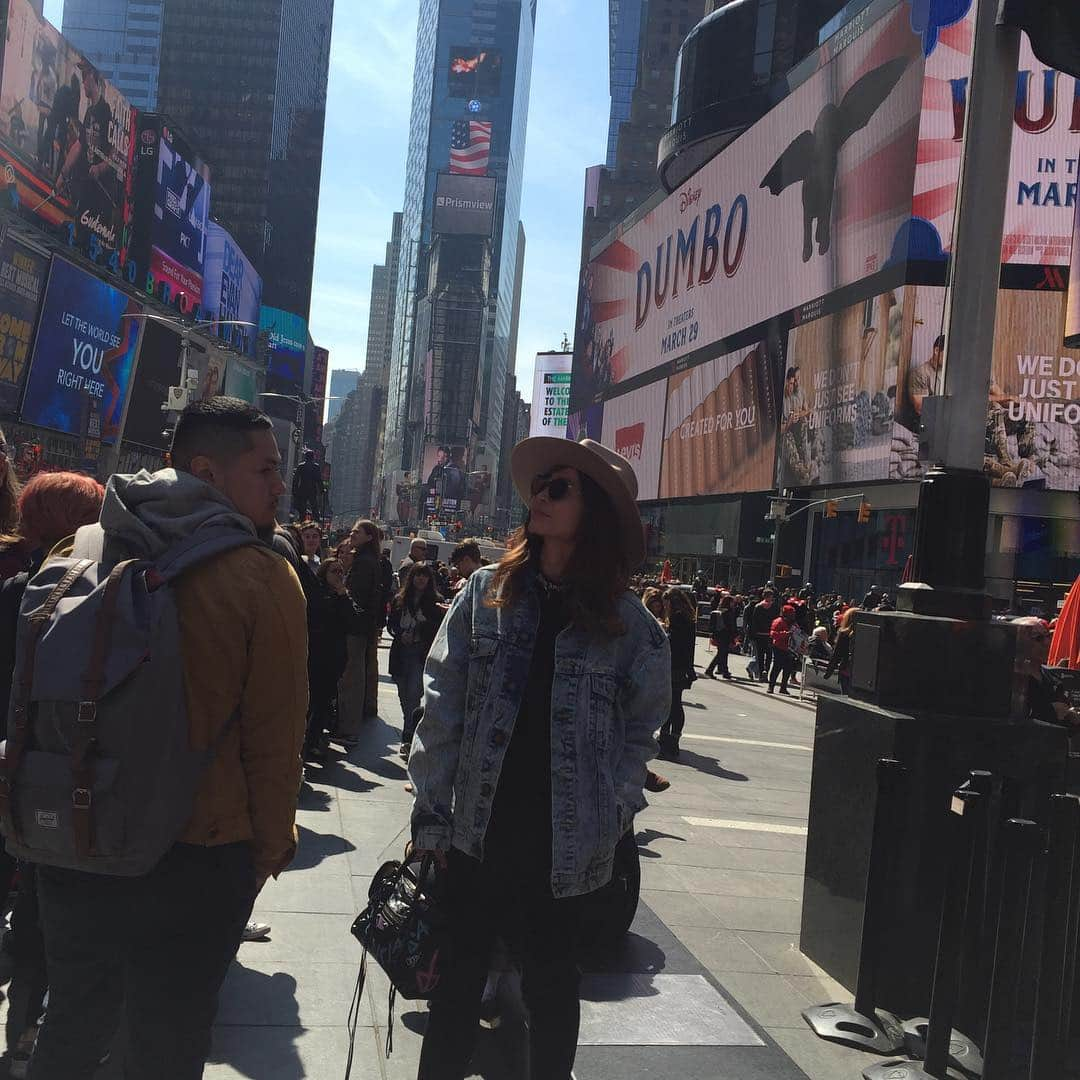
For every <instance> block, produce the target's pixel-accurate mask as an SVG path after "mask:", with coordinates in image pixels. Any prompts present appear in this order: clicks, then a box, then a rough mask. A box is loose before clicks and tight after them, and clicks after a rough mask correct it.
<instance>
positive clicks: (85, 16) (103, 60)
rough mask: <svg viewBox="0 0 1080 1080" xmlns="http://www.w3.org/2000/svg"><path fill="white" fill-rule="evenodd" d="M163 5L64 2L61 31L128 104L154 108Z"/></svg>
mask: <svg viewBox="0 0 1080 1080" xmlns="http://www.w3.org/2000/svg"><path fill="white" fill-rule="evenodd" d="M37 6H38V8H39V9H40V7H41V5H40V4H38V5H37ZM164 7H165V0H65V3H64V25H63V26H62V27H61V29H62V30H63V33H64V37H66V38H67V39H68V40H69V41H71V42H73V43H74V44H75V45H76V46H77V47H78V48H79V49H80V50H81V51H82V52H83V54H84V55H85V56H86V57H87V59H88V60H90V61H92V62H93V63H94V64H95V65H97V67H98V68H99V69H100V70H101V72H102V73H103V74H104V75H105V77H106V78H107V79H108V80H109V81H110V82H111V83H112V84H113V85H114V86H115V87H116V88H117V89H118V90H119V91H120V92H121V93H122V94H123V95H124V96H125V97H126V98H127V99H128V101H130V102H131V104H132V105H134V106H135V107H136V108H138V109H151V110H153V109H155V108H157V91H158V65H159V62H160V60H161V26H162V15H163V9H164Z"/></svg>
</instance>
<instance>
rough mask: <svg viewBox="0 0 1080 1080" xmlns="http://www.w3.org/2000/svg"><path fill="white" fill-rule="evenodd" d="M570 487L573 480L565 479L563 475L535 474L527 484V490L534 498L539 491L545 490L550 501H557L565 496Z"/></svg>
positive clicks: (572, 485) (572, 484)
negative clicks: (530, 482)
mask: <svg viewBox="0 0 1080 1080" xmlns="http://www.w3.org/2000/svg"><path fill="white" fill-rule="evenodd" d="M572 487H574V481H573V480H567V479H566V477H565V476H556V477H550V476H537V477H535V478H534V479H533V482H532V484H530V485H529V492H530V494H531V495H532V496H533V498H534V499H535V498H536V496H537V495H539V494H540V492H542V491H546V492H547V494H548V498H549V499H550V500H551V501H552V502H558V501H559V500H560V499H565V498H566V496H567V495H568V494H569V493H570V489H571V488H572Z"/></svg>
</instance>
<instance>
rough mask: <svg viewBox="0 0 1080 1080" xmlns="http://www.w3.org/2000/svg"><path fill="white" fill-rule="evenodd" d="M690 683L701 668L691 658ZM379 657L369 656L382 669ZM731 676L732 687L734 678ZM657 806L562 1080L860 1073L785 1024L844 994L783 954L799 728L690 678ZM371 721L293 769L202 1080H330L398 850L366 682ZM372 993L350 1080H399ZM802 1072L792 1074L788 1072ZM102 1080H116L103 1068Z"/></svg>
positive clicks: (801, 784)
mask: <svg viewBox="0 0 1080 1080" xmlns="http://www.w3.org/2000/svg"><path fill="white" fill-rule="evenodd" d="M700 645H701V647H700V649H699V655H698V666H699V671H700V670H703V669H704V666H705V664H706V663H707V662H708V658H709V654H708V653H707V652H706V649H705V647H704V643H703V642H702V643H700ZM386 656H387V654H386V651H385V650H383V651H382V652H381V654H380V659H381V660H382V664H383V667H384V668H385V664H386ZM733 670H735V671H736V672H740V673H744V672H745V663H744V662H742V661H740V660H738V659H737V660H735V666H734V667H733ZM686 699H687V727H686V733H685V735H684V738H683V753H682V757H681V760H680V761H679V762H678V763H677V764H669V763H666V762H659V763H657V767H658V769H659V771H660V772H662V773H663V774H665V775H666V776H668V778H669V779H670V780H671V784H672V786H671V788H670V789H669V790H668V791H666V792H663V793H661V794H658V795H652V796H650V801H651V806H650V807H649V809H648V810H647V811H645V812H644V813H643V814H641V815H640V817H639V818H638V821H637V835H638V841H639V845H640V849H641V856H642V859H641V864H642V892H641V901H642V902H641V906H640V908H639V912H638V918H637V921H636V923H635V925H634V927H633V930H632V932H631V934H630V935H629V936H628V939H627V941H626V944H625V947H624V948H623V949H621V950H620V951H619V953H618V955H615V956H612V957H610V958H608V959H607V960H606V961H605V962H604V963H602V964H600V965H593V966H592V968H591V970H590V971H589V972H588V973H587V975H586V978H585V982H584V985H583V1004H582V1031H581V1048H580V1050H579V1054H578V1061H577V1066H576V1069H575V1075H576V1077H577V1078H578V1080H616V1078H618V1080H637V1078H639V1077H640V1078H645V1077H650V1078H656V1077H671V1076H679V1077H680V1080H697V1078H702V1080H704V1078H709V1080H759V1078H760V1080H765V1078H769V1080H799V1078H800V1077H801V1076H802V1075H803V1074H805V1075H807V1076H809V1077H811V1080H837V1078H838V1077H846V1076H849V1077H857V1076H858V1075H859V1073H860V1071H861V1069H862V1068H863V1067H864V1066H865V1064H866V1063H867V1061H868V1060H872V1059H868V1058H866V1057H865V1056H863V1055H861V1054H858V1053H856V1052H854V1051H849V1050H844V1049H841V1048H838V1047H834V1046H831V1045H829V1044H826V1043H824V1042H821V1041H820V1040H818V1039H817V1038H816V1037H815V1036H814V1035H812V1034H811V1033H810V1031H809V1029H808V1028H807V1027H806V1025H805V1023H804V1022H803V1020H802V1018H801V1016H800V1010H801V1009H802V1008H804V1007H805V1006H806V1005H808V1004H819V1003H822V1002H826V1001H833V1000H845V999H846V1000H850V995H849V994H848V993H846V992H845V991H844V990H842V989H841V988H840V987H838V986H837V985H836V984H835V983H833V982H832V981H831V980H830V979H829V978H827V977H826V976H825V975H824V974H823V973H822V972H820V971H819V970H818V969H817V968H815V966H814V965H813V964H812V963H810V962H809V961H808V960H806V959H805V958H804V957H803V956H802V955H801V954H800V953H799V952H798V948H797V942H798V929H799V910H800V903H801V892H802V870H803V851H804V845H805V834H806V816H807V806H808V801H809V786H810V762H811V744H812V737H813V720H814V714H813V710H812V708H811V707H810V706H809V705H800V704H799V703H798V701H797V699H795V698H793V699H782V698H780V699H777V698H775V697H766V696H765V694H764V692H763V690H762V689H759V688H756V687H753V686H751V685H750V684H749V683H748V682H747V681H746V680H745V679H744V680H743V681H742V682H739V683H721V682H713V681H711V680H705V679H701V680H699V681H698V682H697V683H695V685H694V687H693V689H692V690H690V691H689V693H688V694H687V695H686ZM380 712H381V713H382V715H383V716H384V717H385V718H386V720H385V722H384V721H375V722H373V723H372V724H371V725H369V726H368V727H367V728H366V729H365V733H364V736H363V739H362V744H361V746H360V747H359V748H358V749H357V750H356V751H354V752H353V753H352V754H351V755H350V756H349V758H348V759H345V758H337V759H336V760H333V761H332V763H331V764H330V765H329V766H328V767H327V768H325V769H323V770H321V772H320V771H318V770H311V776H310V782H309V783H308V784H306V785H305V787H304V790H303V797H302V800H301V805H300V811H299V813H298V815H297V820H298V825H299V829H300V850H299V855H298V857H297V860H296V862H295V863H294V864H293V866H292V867H291V868H290V870H289V871H288V872H286V873H284V874H282V875H281V877H280V879H279V880H278V881H276V882H273V881H271V882H270V883H269V884H268V885H267V886H266V888H265V890H264V891H263V893H262V895H261V896H260V898H259V902H258V905H257V907H256V915H257V916H258V917H259V918H260V919H261V920H263V921H265V922H268V923H270V924H271V926H272V931H271V933H270V936H269V939H268V940H267V941H264V942H251V943H245V944H244V945H242V946H241V948H240V953H239V956H238V958H237V961H236V963H235V964H234V965H233V968H232V970H231V972H230V974H229V977H228V980H227V982H226V985H225V988H224V990H223V992H222V997H221V1008H220V1012H219V1015H218V1024H217V1027H216V1029H215V1033H214V1046H213V1053H212V1057H211V1062H210V1064H209V1066H208V1067H207V1070H206V1076H207V1077H208V1078H209V1080H226V1078H229V1080H233V1078H237V1077H249V1078H252V1080H294V1078H298V1077H312V1078H316V1080H334V1078H336V1077H343V1076H344V1071H345V1061H346V1055H347V1047H348V1037H347V1029H346V1018H347V1015H348V1011H349V1005H350V1001H351V1000H352V997H353V990H354V987H355V984H356V975H357V969H358V965H359V962H360V947H359V945H358V944H357V943H356V941H355V940H354V939H353V938H352V936H351V935H350V933H349V927H350V925H351V923H352V920H353V918H354V917H355V915H356V913H357V912H358V911H359V910H360V909H361V908H362V907H363V906H364V904H365V902H366V895H367V889H368V885H369V883H370V881H371V877H372V875H373V874H374V872H375V871H376V869H377V868H378V867H379V866H380V865H381V864H382V863H383V862H384V861H386V860H387V859H391V858H399V857H400V855H401V852H402V849H403V847H404V844H405V842H406V839H407V837H408V817H409V809H410V802H411V800H410V796H409V795H408V794H407V793H406V792H405V782H406V774H405V768H404V764H403V763H402V761H401V759H400V758H399V757H398V756H397V747H398V738H399V730H400V728H399V723H400V710H399V708H398V704H397V696H396V693H395V690H394V687H393V685H392V684H391V683H390V682H389V680H388V679H387V678H386V677H385V676H383V679H382V683H381V686H380ZM388 990H389V986H388V983H387V980H386V978H385V976H384V975H383V974H382V972H381V971H380V970H379V969H378V967H377V966H376V965H375V964H370V965H369V967H368V980H367V988H366V990H365V993H364V999H363V1001H362V1003H361V1009H360V1019H359V1027H358V1030H357V1036H356V1051H355V1060H354V1064H353V1072H352V1075H353V1077H356V1078H365V1080H366V1078H388V1080H412V1078H414V1077H415V1075H416V1067H417V1060H418V1054H419V1047H420V1041H421V1034H422V1031H423V1024H424V1019H425V1016H424V1008H423V1006H422V1005H418V1004H417V1003H413V1002H408V1001H403V1000H400V999H399V1000H398V1002H397V1006H396V1016H395V1022H394V1028H393V1044H394V1052H393V1055H392V1056H391V1057H390V1059H389V1060H387V1059H386V1057H385V1052H384V1051H385V1044H386V1039H387V999H388ZM523 1035H524V1032H523V1028H522V1021H521V1018H520V1017H519V1016H517V1015H510V1016H509V1018H508V1021H507V1022H506V1023H504V1025H503V1026H502V1027H501V1028H500V1029H499V1030H498V1031H497V1032H494V1033H483V1034H482V1035H481V1042H480V1050H479V1054H478V1061H477V1063H476V1067H477V1074H476V1075H478V1076H482V1077H485V1078H486V1080H522V1078H524V1077H525V1076H526V1075H527V1067H526V1066H525V1064H524V1062H523V1061H522V1059H521V1047H522V1043H523ZM800 1070H801V1071H800ZM99 1075H100V1076H101V1077H102V1078H103V1080H112V1078H113V1077H117V1078H118V1077H119V1075H120V1074H119V1070H118V1069H117V1068H116V1067H115V1066H114V1067H112V1068H109V1069H105V1070H102V1072H101V1073H100V1074H99Z"/></svg>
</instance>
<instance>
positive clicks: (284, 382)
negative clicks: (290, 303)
mask: <svg viewBox="0 0 1080 1080" xmlns="http://www.w3.org/2000/svg"><path fill="white" fill-rule="evenodd" d="M259 329H260V331H264V332H265V333H266V354H267V369H266V370H267V375H268V377H269V378H270V380H271V381H272V382H273V383H274V385H275V388H281V389H282V390H284V391H286V392H291V393H298V392H299V391H300V390H301V388H302V387H303V385H304V361H305V358H306V354H307V322H306V320H304V319H302V318H301V317H300V316H299V315H295V314H293V312H291V311H282V310H281V308H276V307H268V306H265V305H264V306H263V307H262V308H261V309H260V311H259Z"/></svg>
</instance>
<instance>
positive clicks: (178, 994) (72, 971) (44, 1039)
mask: <svg viewBox="0 0 1080 1080" xmlns="http://www.w3.org/2000/svg"><path fill="white" fill-rule="evenodd" d="M37 875H38V899H39V901H40V905H41V925H42V930H43V931H44V934H45V954H46V959H47V963H48V976H49V1007H48V1010H47V1012H46V1015H45V1024H44V1026H43V1027H42V1029H41V1034H40V1035H39V1036H38V1042H37V1047H36V1049H35V1050H34V1056H33V1059H32V1063H31V1065H30V1074H29V1075H30V1078H31V1080H90V1078H91V1077H93V1075H94V1072H95V1071H96V1069H97V1064H98V1062H99V1061H100V1060H101V1058H102V1056H103V1055H104V1054H105V1053H106V1051H107V1050H108V1049H109V1047H110V1046H111V1044H112V1041H113V1037H114V1036H115V1034H116V1031H117V1028H118V1027H119V1025H120V1020H121V1012H123V1016H124V1019H125V1021H126V1026H127V1043H126V1057H125V1062H124V1076H125V1078H126V1080H198V1078H199V1077H201V1076H202V1074H203V1066H204V1065H205V1063H206V1057H207V1055H208V1054H209V1052H210V1028H211V1025H212V1024H213V1022H214V1015H215V1013H216V1012H217V1000H218V991H219V990H220V988H221V984H222V982H223V981H224V979H225V973H226V971H227V970H228V968H229V964H230V963H231V962H232V959H233V957H234V956H235V955H236V950H237V948H238V947H239V945H240V937H241V934H242V933H243V930H244V925H245V923H246V922H247V920H248V918H249V917H250V915H251V908H252V905H253V904H254V902H255V871H254V865H253V861H252V853H251V846H250V845H249V844H247V843H240V844H223V845H221V846H220V847H198V846H195V845H190V844H176V845H174V846H173V847H172V848H171V849H170V850H169V851H168V852H167V853H166V855H165V856H164V858H162V860H161V862H159V863H158V865H157V866H156V867H154V869H153V870H152V871H151V872H150V873H149V874H147V875H146V876H145V877H139V878H121V877H106V876H104V875H101V874H84V873H80V872H77V871H72V870H57V869H54V868H52V867H43V866H41V867H38V870H37Z"/></svg>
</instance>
